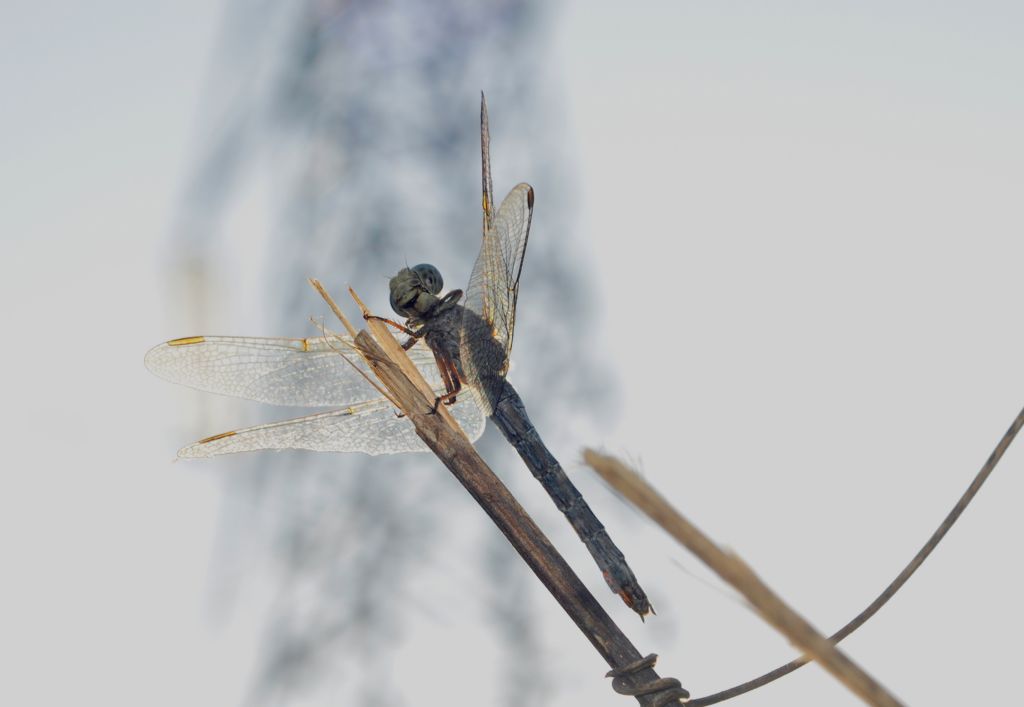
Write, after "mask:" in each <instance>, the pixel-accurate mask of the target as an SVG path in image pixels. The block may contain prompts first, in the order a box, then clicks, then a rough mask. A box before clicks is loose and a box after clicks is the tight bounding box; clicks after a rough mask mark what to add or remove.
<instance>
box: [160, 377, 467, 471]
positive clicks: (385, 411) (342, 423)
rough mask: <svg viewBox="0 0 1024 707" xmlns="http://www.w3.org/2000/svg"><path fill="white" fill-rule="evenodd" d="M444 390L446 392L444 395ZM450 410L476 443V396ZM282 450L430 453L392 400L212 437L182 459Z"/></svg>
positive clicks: (188, 449) (190, 448)
mask: <svg viewBox="0 0 1024 707" xmlns="http://www.w3.org/2000/svg"><path fill="white" fill-rule="evenodd" d="M443 390H444V389H443V387H442V388H441V389H440V391H439V392H443ZM465 392H466V391H464V393H465ZM448 409H449V411H450V412H451V413H452V415H453V416H454V417H455V419H456V420H457V421H458V422H459V424H460V425H462V429H463V430H465V432H466V435H467V436H468V437H469V439H470V441H471V442H475V441H476V440H477V439H479V438H480V435H481V434H483V430H484V424H485V418H484V413H483V410H482V409H481V407H480V404H479V401H478V399H477V397H476V395H474V394H468V395H467V394H462V395H459V398H458V401H457V402H456V403H455V404H454V405H452V406H451V407H449V408H448ZM280 449H309V450H313V451H316V452H363V453H365V454H370V455H378V454H399V453H402V452H425V451H428V450H427V446H426V445H425V444H424V443H423V440H421V439H420V438H419V437H418V436H416V430H415V428H414V427H413V425H412V423H411V422H410V421H409V419H408V418H405V417H398V416H397V415H396V414H395V409H394V408H393V407H392V406H391V403H389V402H388V401H387V399H385V398H378V399H375V400H370V401H367V402H364V403H359V404H355V405H350V406H349V407H347V408H343V409H341V410H332V411H330V412H322V413H318V414H316V415H307V416H306V417H300V418H296V419H294V420H284V421H282V422H272V423H269V424H266V425H256V426H255V427H247V428H245V429H241V430H234V431H231V432H225V433H223V434H219V435H214V436H213V437H207V438H206V439H203V440H200V441H198V442H196V443H194V444H190V445H189V446H187V447H184V448H183V449H181V450H179V451H178V456H179V457H182V458H187V459H197V458H203V457H212V456H217V455H220V454H233V453H236V452H251V451H256V450H280Z"/></svg>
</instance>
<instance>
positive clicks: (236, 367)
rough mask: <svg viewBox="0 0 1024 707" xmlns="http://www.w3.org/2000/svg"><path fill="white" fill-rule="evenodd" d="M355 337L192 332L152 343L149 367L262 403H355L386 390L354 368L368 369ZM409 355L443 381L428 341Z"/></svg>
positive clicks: (429, 376)
mask: <svg viewBox="0 0 1024 707" xmlns="http://www.w3.org/2000/svg"><path fill="white" fill-rule="evenodd" d="M396 338H399V339H401V338H404V337H403V335H401V334H399V335H397V336H396ZM351 343H352V338H351V337H349V336H346V335H340V334H339V335H337V338H334V335H332V336H330V337H323V336H320V337H311V338H308V339H285V338H257V337H241V336H192V337H188V338H185V339H174V340H173V341H168V342H166V343H163V344H160V345H159V346H156V347H154V348H153V349H151V350H150V351H149V353H147V354H146V367H147V368H148V369H149V370H150V371H152V372H153V373H155V374H156V375H158V376H160V377H161V378H164V379H166V380H169V381H171V382H172V383H178V384H181V385H187V386H190V387H192V388H198V389H199V390H204V391H207V392H210V393H220V394H221V395H233V396H235V397H239V398H247V399H249V400H256V401H259V402H262V403H271V404H273V405H298V406H307V407H319V406H339V405H350V404H351V403H352V402H353V401H359V400H369V399H372V398H376V397H378V396H379V395H380V394H379V393H378V392H377V391H376V390H375V389H374V388H373V386H371V385H370V384H369V383H368V382H367V381H366V379H365V378H363V376H361V375H360V374H359V371H357V370H356V368H353V365H352V364H355V366H356V367H358V368H359V369H360V370H362V371H364V372H368V370H367V367H366V364H365V363H364V362H363V360H362V358H360V357H359V356H358V355H357V354H356V353H355V352H354V351H352V349H351V348H350V345H351ZM409 357H410V358H411V359H412V360H413V363H415V364H416V366H417V367H418V368H419V369H420V371H421V372H422V373H423V376H424V378H426V380H427V382H428V383H429V384H430V385H431V387H435V386H439V385H442V380H441V376H440V373H438V371H437V364H436V363H435V362H434V354H433V353H432V352H431V351H430V349H429V348H428V347H427V346H426V344H424V343H423V342H417V344H416V345H415V346H413V347H412V348H411V349H410V350H409ZM345 359H348V361H346V360H345Z"/></svg>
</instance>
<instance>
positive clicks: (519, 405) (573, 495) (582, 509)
mask: <svg viewBox="0 0 1024 707" xmlns="http://www.w3.org/2000/svg"><path fill="white" fill-rule="evenodd" d="M502 383H503V385H502V389H501V394H500V396H497V400H496V402H495V404H494V406H493V412H492V413H491V419H492V420H493V421H494V424H495V425H497V427H498V429H499V430H501V433H502V434H503V435H505V439H507V440H508V441H509V443H510V444H511V445H512V446H513V447H515V448H516V451H517V452H519V456H520V457H522V459H523V461H524V462H526V466H527V467H529V469H530V472H531V473H532V474H533V475H534V477H535V478H536V479H537V480H538V481H539V482H540V483H541V485H542V486H543V487H544V490H545V491H547V492H548V495H549V496H550V497H551V500H552V501H554V503H555V506H556V507H557V508H558V510H559V511H561V512H562V514H564V515H565V517H566V520H568V521H569V524H570V525H572V527H573V530H575V531H576V534H577V535H578V536H579V538H580V540H582V541H583V544H584V545H585V546H586V547H587V550H589V551H590V554H591V556H592V557H593V558H594V561H595V562H596V563H597V566H598V569H600V570H601V574H602V575H603V576H604V579H605V581H606V582H607V583H608V586H609V587H610V588H611V590H612V591H613V592H615V593H616V594H618V595H619V596H620V597H622V599H623V601H625V602H626V605H627V606H629V607H630V608H631V609H633V610H634V611H635V612H637V613H638V614H639V615H640V616H641V618H642V617H644V616H645V615H647V614H648V613H650V611H651V604H650V601H648V599H647V594H646V593H645V592H644V590H643V589H642V588H641V587H640V583H639V582H638V581H637V579H636V576H635V575H634V574H633V570H631V569H630V568H629V565H628V564H626V558H625V556H624V555H623V554H622V551H621V550H619V548H618V547H617V546H616V545H615V543H614V542H612V539H611V537H610V536H609V535H608V532H607V530H605V527H604V525H603V524H602V523H601V521H599V520H598V519H597V516H596V515H594V512H593V510H591V508H590V506H589V505H588V504H587V502H586V501H585V500H584V498H583V496H582V495H581V494H580V492H579V490H578V489H577V488H576V486H575V485H574V484H573V483H572V481H571V480H570V479H569V477H568V476H567V475H566V473H565V470H563V469H562V466H561V464H559V463H558V460H557V459H555V457H554V455H553V454H552V453H551V451H550V450H549V449H548V448H547V446H545V444H544V442H543V441H542V440H541V438H540V434H539V433H538V432H537V429H536V428H535V427H534V426H533V423H532V422H530V418H529V417H528V416H527V414H526V406H525V405H524V404H523V401H522V399H521V398H520V397H519V394H518V393H516V391H515V389H514V388H513V387H512V385H511V384H510V383H509V382H508V381H502Z"/></svg>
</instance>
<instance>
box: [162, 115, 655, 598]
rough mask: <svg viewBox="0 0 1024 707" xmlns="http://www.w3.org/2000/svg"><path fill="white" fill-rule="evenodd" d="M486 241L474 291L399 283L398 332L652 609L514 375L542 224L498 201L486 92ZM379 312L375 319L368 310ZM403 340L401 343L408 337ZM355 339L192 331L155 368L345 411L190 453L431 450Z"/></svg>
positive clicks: (433, 278)
mask: <svg viewBox="0 0 1024 707" xmlns="http://www.w3.org/2000/svg"><path fill="white" fill-rule="evenodd" d="M480 147H481V165H482V192H483V194H482V203H483V241H482V244H481V247H480V253H479V255H478V256H477V260H476V263H475V265H474V267H473V271H472V274H471V275H470V280H469V285H468V287H467V288H466V290H465V292H463V290H459V289H454V290H451V291H449V292H448V293H446V294H442V291H443V290H444V280H443V277H442V276H441V273H440V271H439V270H438V268H436V267H435V266H433V265H430V264H427V263H423V264H420V265H415V266H413V267H411V268H410V267H405V268H402V269H401V270H400V271H399V272H398V273H397V274H396V275H395V276H394V277H393V278H391V280H390V282H389V289H390V304H391V307H392V309H393V310H394V311H395V313H396V314H398V315H399V316H400V317H402V318H404V319H405V322H404V323H400V322H396V321H394V320H391V319H386V318H383V317H375V318H377V319H381V320H383V321H385V322H387V323H388V324H390V325H391V326H392V327H394V328H395V332H394V336H395V337H396V338H397V339H399V341H400V342H401V345H402V347H403V348H404V349H406V351H407V353H408V354H409V357H410V359H411V360H412V362H413V363H414V364H415V365H416V367H417V368H418V369H419V370H420V372H421V373H422V374H423V376H424V378H425V379H426V381H427V383H428V384H429V385H430V386H431V388H432V390H433V391H434V393H435V395H436V400H435V409H436V407H437V406H439V405H441V404H443V405H445V406H446V407H447V409H448V411H449V412H450V413H451V414H452V416H453V417H454V418H455V420H456V421H457V422H458V423H459V424H460V425H461V426H462V428H463V430H464V431H465V433H466V436H467V437H468V438H469V439H470V441H476V440H477V439H478V438H479V437H480V435H481V434H483V430H484V427H485V425H486V419H487V418H490V419H491V420H492V422H493V423H494V424H495V426H496V427H497V428H498V429H499V430H500V431H501V433H502V434H503V435H504V436H505V438H506V439H507V440H508V441H509V443H511V444H512V446H513V447H514V448H515V449H516V451H517V452H518V453H519V455H520V457H521V458H522V459H523V461H524V462H525V463H526V465H527V467H528V468H529V469H530V471H531V473H532V474H533V475H534V477H535V478H537V480H538V481H540V483H541V485H542V486H543V487H544V489H545V490H546V491H547V493H548V495H549V496H550V497H551V499H552V500H553V501H554V503H555V505H556V507H557V508H558V510H559V511H561V512H562V514H563V515H564V516H565V517H566V519H567V520H568V521H569V523H570V525H571V526H572V527H573V529H574V530H575V531H576V533H577V535H578V536H579V538H580V540H582V542H583V544H584V545H585V546H586V547H587V549H588V550H589V551H590V554H591V556H592V557H593V558H594V560H595V562H596V564H597V566H598V568H599V569H600V571H601V573H602V575H603V576H604V579H605V581H606V582H607V584H608V586H609V588H610V589H611V590H612V591H613V592H615V593H616V594H618V595H619V596H620V597H621V598H622V599H623V601H624V602H625V603H626V605H627V606H629V607H630V608H631V609H633V611H635V612H636V613H637V614H639V615H640V617H641V618H643V617H645V616H646V615H647V614H649V613H651V611H652V607H651V604H650V601H649V600H648V598H647V595H646V593H645V592H644V590H643V589H642V588H641V586H640V584H639V582H638V581H637V579H636V577H635V575H634V574H633V571H632V570H631V569H630V567H629V565H628V564H627V563H626V560H625V557H624V555H623V553H622V552H621V550H619V548H618V547H617V546H616V545H615V543H614V542H612V540H611V538H610V536H609V535H608V532H607V530H606V529H605V527H604V526H603V525H602V524H601V522H600V521H599V520H598V519H597V517H596V515H595V514H594V512H593V510H591V508H590V506H589V505H588V504H587V502H586V501H585V500H584V499H583V496H582V495H581V494H580V492H579V490H578V489H577V488H576V486H575V485H574V484H573V483H572V481H571V480H570V479H569V477H568V476H567V475H566V473H565V471H564V469H563V468H562V466H561V464H559V463H558V460H557V459H555V457H554V455H553V454H552V453H551V452H550V450H549V449H548V448H547V447H546V446H545V445H544V443H543V441H542V440H541V437H540V434H539V433H538V431H537V429H536V427H535V426H534V425H533V423H532V422H531V421H530V418H529V416H528V415H527V413H526V406H525V404H524V403H523V401H522V399H521V398H520V396H519V394H518V393H517V392H516V390H515V388H513V387H512V384H511V383H509V382H508V380H507V379H506V374H507V373H508V368H509V355H510V353H511V350H512V339H513V333H514V329H515V315H516V303H517V298H518V294H519V282H520V275H521V273H522V267H523V259H524V256H525V253H526V245H527V241H528V239H529V233H530V225H531V222H532V218H533V206H534V191H533V188H532V187H531V186H530V185H529V184H525V183H522V184H519V185H517V186H515V187H514V188H513V189H512V190H511V191H510V192H509V194H508V196H506V197H505V199H504V200H503V201H502V203H501V205H500V206H498V207H497V208H495V201H494V187H493V181H492V178H491V164H490V129H489V120H488V115H487V102H486V99H485V98H484V97H483V95H481V104H480ZM370 316H372V315H370ZM403 339H404V340H403ZM352 344H353V342H352V339H351V338H350V337H348V336H346V335H342V334H335V333H332V332H328V331H326V330H324V333H323V335H322V336H319V337H309V338H304V339H286V338H255V337H228V336H194V337H186V338H182V339H174V340H172V341H168V342H166V343H163V344H160V345H159V346H156V347H155V348H153V349H152V350H150V351H149V353H147V355H146V366H147V367H148V368H149V369H150V370H151V371H152V372H154V373H155V374H157V375H158V376H160V377H162V378H165V379H167V380H169V381H171V382H174V383H179V384H183V385H187V386H191V387H193V388H198V389H200V390H204V391H209V392H214V393H221V394H224V395H232V396H236V397H241V398H247V399H251V400H256V401H259V402H264V403H271V404H276V405H293V406H307V407H315V406H328V407H334V408H335V409H333V410H329V411H327V412H321V413H316V414H312V415H307V416H304V417H299V418H295V419H291V420H285V421H281V422H273V423H269V424H263V425H256V426H253V427H247V428H244V429H239V430H232V431H229V432H224V433H221V434H217V435H213V436H211V437H207V438H205V439H202V440H199V441H198V442H195V443H193V444H191V445H188V446H186V447H184V448H182V449H181V450H179V452H178V456H179V457H185V458H197V457H211V456H216V455H220V454H230V453H235V452H244V451H254V450H278V449H308V450H314V451H330V452H364V453H366V454H371V455H378V454H394V453H403V452H417V451H428V449H427V447H426V445H425V444H424V443H423V441H422V440H421V439H420V438H419V437H418V436H417V435H416V433H415V428H414V426H413V424H412V423H411V422H410V421H409V419H408V418H406V417H404V416H401V415H396V414H395V411H394V406H393V404H392V402H391V400H390V399H389V398H388V397H386V396H385V395H383V394H382V392H381V391H379V390H377V389H375V388H374V387H373V386H371V383H370V382H369V381H370V375H371V374H370V373H369V370H368V368H367V366H366V364H365V363H364V362H363V361H362V359H361V358H360V357H358V356H357V355H355V354H354V351H355V348H354V347H353V346H352Z"/></svg>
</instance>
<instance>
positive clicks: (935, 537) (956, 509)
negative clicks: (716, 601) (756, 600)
mask: <svg viewBox="0 0 1024 707" xmlns="http://www.w3.org/2000/svg"><path fill="white" fill-rule="evenodd" d="M1022 426H1024V409H1022V410H1021V411H1020V412H1019V413H1017V417H1016V418H1015V419H1014V421H1013V424H1011V425H1010V428H1009V429H1008V430H1006V434H1004V435H1003V438H1002V439H1000V440H999V444H997V445H996V448H995V449H994V450H992V454H990V455H989V458H988V460H987V461H986V462H985V464H984V466H982V467H981V471H979V472H978V474H977V476H975V477H974V480H973V481H972V482H971V485H970V486H968V487H967V490H966V491H964V493H963V495H962V496H961V497H960V500H959V501H957V502H956V505H955V506H953V510H951V511H950V512H949V515H947V516H946V517H945V519H943V521H942V523H940V524H939V527H938V528H937V529H936V530H935V532H934V533H932V536H931V537H930V538H928V542H926V543H925V544H924V547H922V548H921V549H920V550H919V551H918V553H917V554H916V555H914V558H913V559H912V560H911V561H910V562H909V563H908V564H907V566H906V567H904V568H903V571H902V572H900V573H899V575H897V576H896V579H894V580H893V581H892V582H891V583H890V584H889V586H888V587H886V588H885V589H884V590H883V591H882V593H881V594H879V595H878V597H877V598H876V599H875V600H874V601H873V602H871V604H869V605H868V607H867V608H866V609H864V611H862V612H860V613H859V614H857V616H856V617H854V618H853V620H852V621H850V623H848V624H846V625H845V626H843V627H842V628H841V629H839V630H838V631H836V632H835V633H834V634H832V635H831V636H829V640H830V641H832V642H833V643H839V641H841V640H843V639H844V638H846V637H847V636H849V635H850V634H851V633H853V632H854V631H856V630H857V629H858V628H860V627H861V626H862V625H863V624H864V622H866V621H867V620H868V619H870V618H871V617H872V616H874V615H875V614H876V613H878V610H879V609H881V608H882V607H883V606H885V604H886V602H888V601H889V600H890V599H892V597H893V595H895V594H896V592H898V591H899V590H900V587H902V586H903V585H904V584H906V582H907V580H908V579H910V577H911V575H913V574H914V572H916V571H917V568H918V567H920V566H921V564H922V563H923V562H924V561H925V559H926V558H927V557H928V555H930V554H931V553H932V550H934V549H935V547H936V546H937V545H938V544H939V541H941V540H942V538H943V537H944V536H945V535H946V533H947V532H949V529H950V528H952V527H953V524H954V523H955V522H956V521H957V518H959V517H960V514H961V513H963V512H964V509H965V508H967V505H968V504H969V503H970V502H971V500H972V499H973V498H974V496H975V495H976V494H977V493H978V490H979V489H980V488H981V485H982V484H983V483H985V480H986V479H987V478H988V477H989V474H991V473H992V470H993V469H995V467H996V464H998V463H999V460H1000V459H1002V457H1003V454H1004V453H1005V452H1006V450H1007V448H1008V447H1009V446H1010V444H1011V443H1012V442H1013V439H1014V437H1016V436H1017V433H1018V432H1019V431H1020V428H1021V427H1022ZM807 663H808V659H807V658H805V657H801V658H797V659H796V660H792V661H790V662H788V663H786V664H785V665H780V666H779V667H778V668H776V669H775V670H772V671H770V672H767V673H765V674H764V675H762V676H760V677H757V678H754V679H753V680H748V681H747V682H745V683H742V684H741V685H736V686H735V687H730V688H729V689H728V690H722V691H721V692H716V693H714V694H712V695H706V696H704V697H696V698H694V699H692V700H690V701H689V703H687V704H688V705H690V707H698V706H700V705H713V704H716V703H718V702H723V701H725V700H728V699H731V698H733V697H736V696H738V695H742V694H743V693H745V692H750V691H751V690H756V689H757V688H759V687H761V686H763V685H767V684H768V683H770V682H773V681H775V680H778V679H779V678H781V677H782V676H783V675H789V674H790V673H791V672H793V671H794V670H796V669H797V668H799V667H801V666H803V665H806V664H807Z"/></svg>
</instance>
